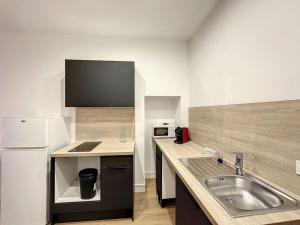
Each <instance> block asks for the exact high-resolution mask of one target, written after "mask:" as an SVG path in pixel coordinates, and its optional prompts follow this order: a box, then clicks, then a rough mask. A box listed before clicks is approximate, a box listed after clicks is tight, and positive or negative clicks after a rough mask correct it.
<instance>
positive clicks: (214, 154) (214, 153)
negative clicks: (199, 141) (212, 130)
mask: <svg viewBox="0 0 300 225" xmlns="http://www.w3.org/2000/svg"><path fill="white" fill-rule="evenodd" d="M204 149H205V151H207V152H209V153H210V154H212V155H213V156H217V154H218V152H217V151H216V150H214V149H211V148H208V147H205V148H204Z"/></svg>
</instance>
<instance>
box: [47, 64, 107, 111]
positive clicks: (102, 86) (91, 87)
mask: <svg viewBox="0 0 300 225" xmlns="http://www.w3.org/2000/svg"><path fill="white" fill-rule="evenodd" d="M65 68H66V72H65V73H66V74H65V79H66V80H65V105H66V107H93V106H109V101H108V100H109V99H108V65H107V63H106V62H104V61H89V60H66V62H65ZM49 91H51V90H49Z"/></svg>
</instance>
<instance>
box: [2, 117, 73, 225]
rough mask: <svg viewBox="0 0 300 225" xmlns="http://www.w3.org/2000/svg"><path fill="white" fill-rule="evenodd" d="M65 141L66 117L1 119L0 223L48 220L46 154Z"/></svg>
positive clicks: (30, 224) (67, 137)
mask: <svg viewBox="0 0 300 225" xmlns="http://www.w3.org/2000/svg"><path fill="white" fill-rule="evenodd" d="M69 143H70V122H69V119H68V118H64V117H53V118H47V117H5V118H1V145H2V152H1V225H45V224H47V223H48V202H49V190H48V187H49V169H50V167H49V153H50V152H51V151H54V150H57V149H58V148H61V147H64V146H65V145H67V144H69Z"/></svg>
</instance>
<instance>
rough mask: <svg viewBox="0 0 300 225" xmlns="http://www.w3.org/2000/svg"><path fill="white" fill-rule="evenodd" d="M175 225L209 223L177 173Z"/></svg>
mask: <svg viewBox="0 0 300 225" xmlns="http://www.w3.org/2000/svg"><path fill="white" fill-rule="evenodd" d="M176 225H211V222H210V221H209V219H208V218H207V217H206V215H205V213H204V212H203V211H202V209H201V208H200V206H199V205H198V203H197V202H196V200H195V199H194V198H193V196H192V195H191V193H190V192H189V190H188V189H187V188H186V187H185V185H184V183H183V182H182V181H181V180H180V178H179V177H178V176H177V175H176Z"/></svg>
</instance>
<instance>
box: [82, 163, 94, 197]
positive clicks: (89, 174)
mask: <svg viewBox="0 0 300 225" xmlns="http://www.w3.org/2000/svg"><path fill="white" fill-rule="evenodd" d="M97 176H98V170H97V169H94V168H87V169H83V170H81V171H80V172H79V181H80V195H81V198H82V199H91V198H93V197H94V196H95V195H96V181H97Z"/></svg>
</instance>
